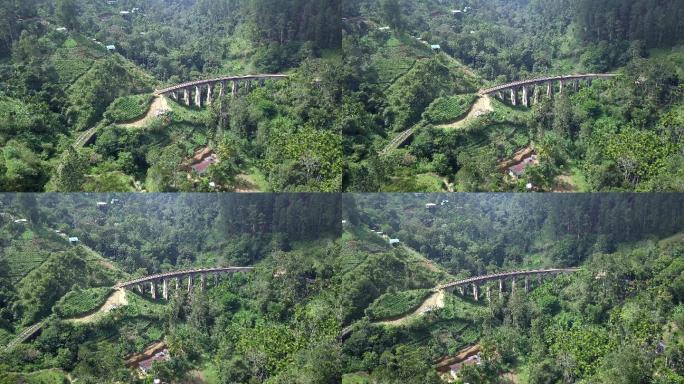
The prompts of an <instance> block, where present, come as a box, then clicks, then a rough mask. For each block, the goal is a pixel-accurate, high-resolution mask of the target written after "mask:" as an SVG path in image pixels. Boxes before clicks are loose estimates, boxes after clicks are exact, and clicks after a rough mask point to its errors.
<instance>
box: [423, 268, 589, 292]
mask: <svg viewBox="0 0 684 384" xmlns="http://www.w3.org/2000/svg"><path fill="white" fill-rule="evenodd" d="M578 270H579V269H578V268H553V269H533V270H525V271H513V272H501V273H495V274H491V275H484V276H475V277H470V278H467V279H463V280H457V281H453V282H450V283H446V284H440V285H438V286H437V287H436V289H437V290H444V289H451V288H456V287H463V286H467V285H471V284H482V283H486V282H489V281H494V280H508V279H515V278H517V277H529V276H535V275H542V276H543V275H557V274H564V273H574V272H577V271H578Z"/></svg>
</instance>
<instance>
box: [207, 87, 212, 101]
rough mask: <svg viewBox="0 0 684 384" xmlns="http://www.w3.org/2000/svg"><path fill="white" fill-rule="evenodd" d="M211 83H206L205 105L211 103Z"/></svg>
mask: <svg viewBox="0 0 684 384" xmlns="http://www.w3.org/2000/svg"><path fill="white" fill-rule="evenodd" d="M211 102H212V100H211V84H207V105H211Z"/></svg>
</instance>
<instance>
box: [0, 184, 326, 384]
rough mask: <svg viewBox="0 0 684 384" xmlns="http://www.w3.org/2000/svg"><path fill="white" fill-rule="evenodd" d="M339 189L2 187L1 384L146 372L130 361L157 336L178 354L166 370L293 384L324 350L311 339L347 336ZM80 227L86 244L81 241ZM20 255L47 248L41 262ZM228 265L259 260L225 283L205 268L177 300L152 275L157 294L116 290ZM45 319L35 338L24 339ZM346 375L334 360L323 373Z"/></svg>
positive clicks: (160, 373)
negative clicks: (339, 282)
mask: <svg viewBox="0 0 684 384" xmlns="http://www.w3.org/2000/svg"><path fill="white" fill-rule="evenodd" d="M336 199H337V197H336V196H334V195H330V196H328V195H305V194H299V195H281V196H276V195H241V196H238V195H224V196H217V195H206V196H199V195H192V196H190V195H188V196H184V195H158V196H157V195H137V196H136V195H81V194H76V195H24V196H14V195H2V196H0V208H1V212H2V215H1V216H0V234H1V235H2V236H0V246H2V248H1V250H2V251H3V252H2V257H0V303H2V310H0V344H2V350H1V351H0V356H2V358H0V360H1V361H2V363H0V372H2V373H1V374H0V382H3V383H4V382H7V383H10V382H16V381H17V380H26V382H40V380H41V379H43V380H47V378H46V377H51V378H52V380H58V379H59V380H67V379H68V380H69V381H71V380H79V381H83V382H103V380H108V382H116V381H124V382H136V381H139V382H146V381H145V380H146V379H144V378H143V376H146V375H142V376H140V377H139V375H141V373H140V372H139V371H138V370H137V368H138V364H137V363H130V361H131V360H132V359H133V360H135V359H138V358H139V356H142V355H140V354H143V355H144V351H145V350H146V349H148V348H150V347H151V346H152V345H164V346H165V348H168V349H169V351H171V352H170V353H171V356H173V359H172V360H170V361H169V362H167V363H165V364H162V365H155V366H154V371H153V372H154V375H155V376H156V377H162V378H165V379H174V380H175V379H176V378H180V377H184V376H186V375H187V376H188V377H190V376H192V375H195V374H199V375H202V376H205V375H212V374H213V375H221V376H222V377H224V378H231V377H232V378H233V380H238V381H242V380H243V379H241V378H245V377H252V376H257V375H264V376H273V377H276V376H279V377H282V378H283V379H282V380H284V381H287V380H288V379H287V377H291V375H292V374H295V373H296V374H302V370H301V369H300V368H302V367H303V368H302V369H304V368H305V367H307V366H308V364H309V363H306V362H305V361H302V360H301V359H305V360H306V359H313V358H316V357H315V356H309V355H308V354H309V351H310V350H311V349H319V350H321V351H323V350H328V347H329V345H331V344H334V342H335V338H336V336H337V333H338V332H339V328H338V326H337V325H336V321H335V320H334V319H335V318H334V311H333V310H332V308H333V304H332V301H331V299H332V297H331V296H330V295H329V293H328V292H327V290H326V288H327V287H328V285H329V284H330V279H331V275H330V271H331V268H332V266H333V265H334V258H335V252H334V251H335V248H336V246H335V245H334V243H333V241H334V240H335V238H336V236H338V233H339V232H338V228H339V220H338V219H337V217H338V216H336V215H337V212H338V210H339V207H338V205H337V204H336ZM105 202H106V204H102V203H105ZM98 203H100V204H98ZM216 207H219V208H218V210H217V209H216ZM302 207H307V212H310V214H309V215H308V217H309V219H308V220H305V216H303V215H302ZM76 212H78V214H76ZM333 214H335V216H333ZM294 218H297V219H298V220H297V224H294V223H293V219H294ZM23 219H25V220H26V221H23ZM17 221H18V222H17ZM133 228H135V229H133ZM57 230H58V231H59V233H57V232H55V231H57ZM62 234H64V235H62ZM71 237H78V239H79V240H78V242H76V243H71V244H70V242H69V241H68V240H67V238H71ZM20 255H35V256H34V257H32V258H31V259H30V261H31V263H30V264H29V263H27V262H26V261H27V260H25V258H22V257H20ZM227 265H235V266H244V265H251V266H254V267H255V269H254V271H253V272H238V273H235V274H230V275H222V276H221V277H220V279H218V280H217V282H218V284H217V285H216V284H215V283H214V279H213V278H212V277H213V275H209V276H208V277H209V278H208V279H207V281H206V284H204V283H203V282H204V278H202V279H201V280H200V278H199V277H196V278H195V287H194V289H193V290H192V291H191V292H188V291H187V290H186V289H185V288H186V285H187V280H183V284H184V286H183V288H182V289H179V290H176V289H175V287H174V286H173V284H172V283H173V281H172V282H171V284H170V285H171V287H170V289H171V292H172V295H171V296H170V297H169V300H166V299H164V298H163V297H161V295H162V291H161V287H158V288H159V295H158V296H157V297H156V298H152V297H151V296H150V290H149V286H148V285H145V287H144V288H145V291H144V292H140V291H139V290H138V289H136V288H135V287H131V288H125V289H124V288H116V289H114V288H113V287H114V286H115V285H116V284H118V283H122V282H125V281H129V280H131V279H134V278H140V277H143V276H149V275H152V274H155V273H160V272H173V271H183V270H189V269H193V268H208V267H220V266H227ZM203 284H204V286H203ZM202 287H203V288H204V289H202ZM34 325H37V326H38V327H39V328H38V329H37V330H36V331H35V333H33V334H30V335H29V336H28V337H27V338H26V340H25V342H22V341H24V340H22V339H20V340H19V342H16V343H15V342H13V340H16V339H15V338H18V337H20V336H21V335H22V334H23V332H24V331H25V330H28V329H31V328H33V327H34ZM227 330H230V331H227ZM5 345H9V347H7V348H5ZM253 356H263V358H264V359H265V360H262V359H261V358H259V359H258V360H256V361H255V363H254V364H257V365H256V368H255V366H252V365H249V366H248V365H245V364H244V363H243V361H246V359H253V358H255V357H253ZM142 360H144V359H141V361H142ZM127 361H128V362H127ZM217 361H224V362H225V361H233V363H232V364H231V365H229V366H225V365H224V364H218V363H217ZM253 369H258V371H256V372H255V371H253ZM334 374H335V370H334V367H331V371H330V372H323V371H320V370H315V371H311V372H310V375H312V377H320V376H317V375H334Z"/></svg>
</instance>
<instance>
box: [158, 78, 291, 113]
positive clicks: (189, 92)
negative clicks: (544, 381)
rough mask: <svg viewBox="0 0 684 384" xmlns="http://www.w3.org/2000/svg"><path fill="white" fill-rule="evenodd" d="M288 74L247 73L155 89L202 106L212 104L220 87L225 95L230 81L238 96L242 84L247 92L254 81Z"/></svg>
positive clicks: (233, 93)
mask: <svg viewBox="0 0 684 384" xmlns="http://www.w3.org/2000/svg"><path fill="white" fill-rule="evenodd" d="M287 78H288V76H287V75H281V74H275V75H269V74H265V75H247V76H224V77H217V78H213V79H205V80H195V81H190V82H186V83H182V84H177V85H173V86H170V87H168V88H164V89H158V90H156V91H154V94H155V95H157V96H160V95H163V96H168V97H170V98H171V99H173V100H176V101H178V102H181V101H182V102H183V103H185V105H187V106H190V105H195V106H197V107H201V106H202V105H210V104H211V103H212V101H213V99H214V96H213V95H214V93H215V92H216V89H217V88H218V94H219V95H218V96H219V97H223V96H225V95H226V94H227V93H228V90H229V89H228V84H229V83H230V92H231V95H232V96H233V97H237V95H238V93H239V90H240V85H241V84H244V88H245V90H246V91H247V92H249V91H250V90H251V89H252V83H253V82H256V83H257V84H259V85H263V84H264V82H265V81H266V80H284V79H287Z"/></svg>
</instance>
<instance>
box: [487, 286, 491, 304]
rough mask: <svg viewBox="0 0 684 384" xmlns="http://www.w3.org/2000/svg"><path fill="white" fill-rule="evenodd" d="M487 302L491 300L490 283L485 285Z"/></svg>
mask: <svg viewBox="0 0 684 384" xmlns="http://www.w3.org/2000/svg"><path fill="white" fill-rule="evenodd" d="M487 302H488V303H491V302H492V286H491V285H488V286H487Z"/></svg>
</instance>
